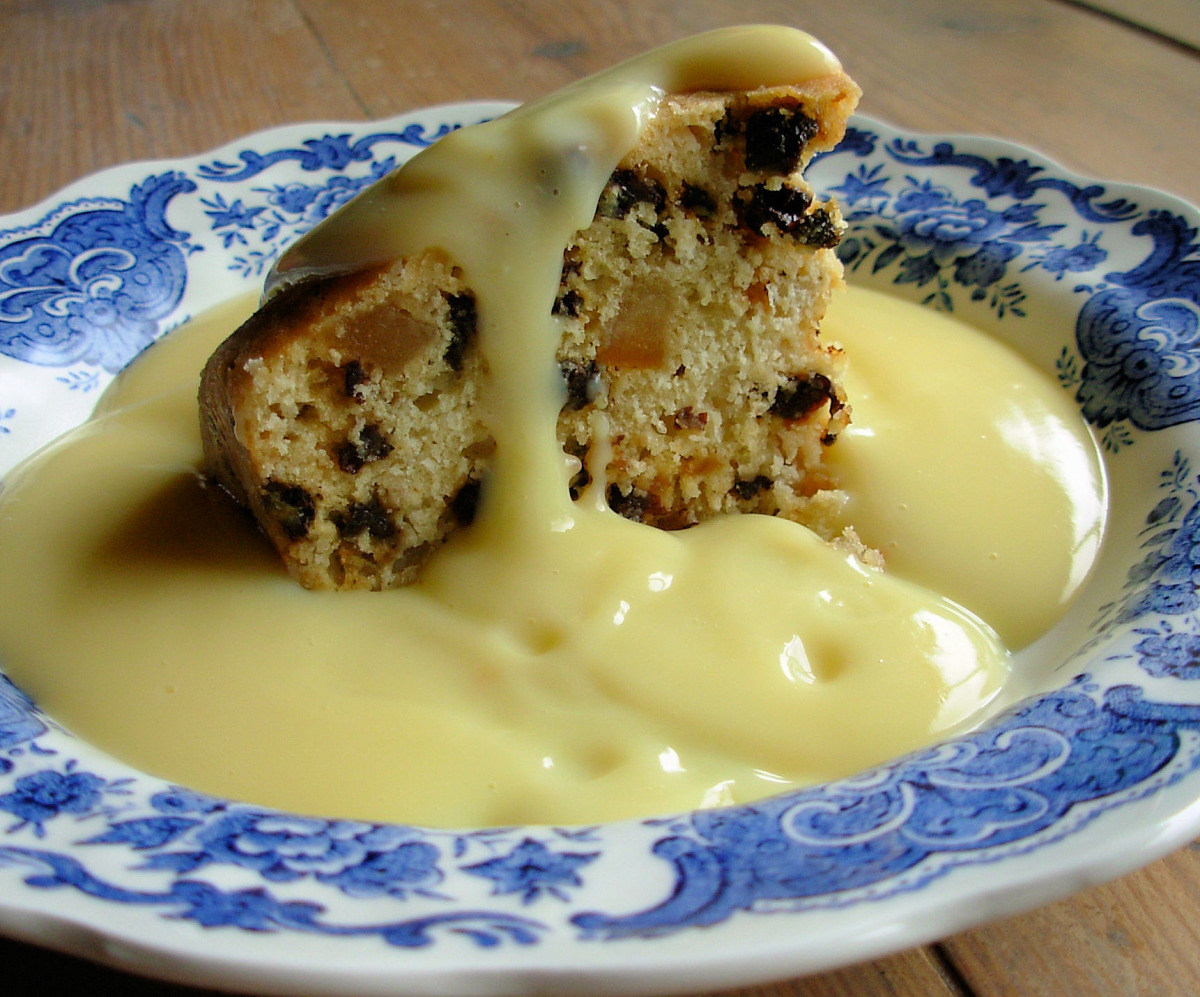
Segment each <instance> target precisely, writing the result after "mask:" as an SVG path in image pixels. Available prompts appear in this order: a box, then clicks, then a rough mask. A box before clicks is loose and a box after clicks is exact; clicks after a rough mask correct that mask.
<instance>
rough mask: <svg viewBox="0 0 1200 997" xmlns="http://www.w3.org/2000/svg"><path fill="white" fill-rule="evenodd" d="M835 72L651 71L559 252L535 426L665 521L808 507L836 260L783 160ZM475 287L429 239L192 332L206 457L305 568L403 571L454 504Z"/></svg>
mask: <svg viewBox="0 0 1200 997" xmlns="http://www.w3.org/2000/svg"><path fill="white" fill-rule="evenodd" d="M857 96H858V90H857V87H855V86H854V84H853V83H852V82H851V81H850V80H849V79H848V78H846V77H845V76H842V75H831V76H828V77H824V78H821V79H818V80H814V81H813V82H811V83H808V84H804V85H800V86H795V87H778V88H770V89H762V90H755V91H739V92H731V93H716V92H699V93H688V94H680V95H672V96H668V97H667V98H665V99H664V101H663V102H662V103H661V105H660V106H659V108H658V111H657V113H656V114H655V115H654V117H653V118H652V119H651V120H650V121H649V123H648V124H647V125H646V127H645V128H644V129H643V132H642V135H641V138H640V140H639V142H638V144H637V146H636V148H634V149H633V150H632V151H631V152H630V153H629V154H628V155H627V156H625V158H624V159H623V160H622V161H621V163H620V164H619V166H618V167H617V169H616V170H615V171H614V172H613V173H612V176H611V178H610V180H609V182H608V184H607V185H606V187H605V189H604V191H603V193H602V195H601V196H600V199H599V202H598V204H597V206H596V212H595V218H594V220H593V221H592V223H591V225H590V226H589V227H587V228H586V229H584V230H583V231H581V232H579V233H578V234H577V235H576V237H575V238H574V239H573V240H572V241H571V243H570V244H569V245H568V246H567V247H565V250H564V253H563V266H562V280H561V286H560V288H559V293H558V295H557V298H556V300H555V302H554V305H553V308H552V314H553V316H554V321H555V322H557V323H558V325H559V327H560V329H561V333H562V339H561V344H560V346H559V350H558V357H557V359H558V365H559V370H560V372H561V377H562V382H563V406H562V411H561V413H560V415H559V417H558V435H559V439H560V441H561V443H562V445H563V448H564V450H565V451H566V452H567V453H568V454H571V455H573V456H575V457H577V458H579V460H580V464H581V469H580V471H579V473H578V474H577V475H576V477H575V480H574V481H573V482H572V488H573V489H574V490H576V491H577V490H579V489H580V488H582V487H583V486H584V484H586V482H587V480H588V471H587V470H585V469H584V468H586V467H588V466H590V465H589V462H588V458H589V456H590V455H591V451H592V448H593V447H594V446H595V445H596V443H597V438H596V433H597V432H599V429H598V428H597V427H599V425H600V421H599V420H597V419H596V418H595V414H596V413H597V412H599V411H603V412H604V414H605V416H606V420H607V424H608V434H609V441H610V443H611V457H610V459H609V461H608V463H607V466H606V467H605V468H604V475H605V479H606V481H605V488H606V491H605V494H606V495H607V497H608V500H609V504H610V506H611V507H612V508H613V509H614V510H615V511H617V512H619V513H620V514H622V515H624V516H627V517H629V518H632V519H637V520H640V521H642V522H644V523H647V524H650V525H652V526H657V527H662V528H666V529H679V528H683V527H687V526H690V525H692V524H694V523H697V522H700V521H701V520H704V519H706V518H709V517H711V516H715V515H719V514H722V513H727V512H738V511H740V512H760V513H766V514H771V515H782V516H786V517H789V518H792V519H796V520H800V521H806V522H809V523H814V522H817V523H819V521H820V520H821V518H822V517H823V516H824V515H825V514H826V512H827V511H828V509H829V507H830V504H831V503H833V502H836V495H835V494H834V493H833V492H831V491H830V482H829V480H828V479H827V477H826V474H825V472H824V470H823V460H822V456H823V452H824V450H825V449H826V448H827V447H829V446H830V445H832V444H833V443H834V442H835V441H836V439H837V436H838V434H839V433H840V432H841V431H842V430H843V429H844V428H845V426H846V425H847V422H848V418H849V409H848V406H847V405H846V399H845V396H844V393H843V390H842V387H841V369H842V357H841V354H840V351H839V350H838V349H837V348H836V346H834V345H831V344H826V343H823V342H822V341H821V339H820V336H819V326H820V321H821V318H822V316H823V315H824V312H825V308H826V304H827V302H828V299H829V296H830V293H831V292H832V291H833V290H834V289H835V288H836V287H837V286H838V285H839V283H840V281H841V268H840V265H839V263H838V261H837V259H836V256H835V254H834V247H835V246H836V244H837V241H838V237H839V235H840V232H841V230H842V227H843V226H842V221H841V218H840V215H839V213H838V210H837V206H836V205H835V204H833V203H830V202H824V201H821V200H819V199H817V198H815V197H814V196H813V192H812V191H811V189H810V188H809V186H808V184H807V183H806V182H805V181H804V179H803V176H802V171H803V169H804V167H805V165H806V164H807V163H808V161H809V160H810V159H811V157H812V156H813V155H814V154H815V153H816V152H818V151H820V150H825V149H829V148H831V147H832V146H833V145H835V144H836V143H837V141H839V140H840V138H841V135H842V133H843V131H844V127H845V121H846V118H847V116H848V115H849V113H850V111H851V110H852V109H853V106H854V104H855V101H856V99H857ZM476 323H477V312H476V298H475V292H474V290H473V289H472V288H471V287H470V286H468V284H467V283H466V281H465V279H464V276H463V274H462V272H461V270H460V269H459V268H458V267H457V266H456V264H455V261H454V260H452V259H450V258H449V257H448V256H447V255H446V254H445V253H444V252H442V251H439V250H429V251H425V252H423V253H420V254H419V255H416V256H414V257H409V258H402V259H396V260H393V261H391V262H390V263H387V264H385V265H381V266H374V267H372V268H369V269H365V270H361V271H359V272H356V273H352V274H349V275H342V276H335V277H323V278H319V279H313V280H309V281H304V282H301V283H299V284H297V285H295V286H292V287H289V288H287V289H285V290H283V291H281V292H280V293H278V294H277V295H276V296H275V297H274V298H272V299H271V300H269V301H268V302H267V303H266V305H265V306H264V307H263V308H262V309H261V310H260V311H259V312H258V313H257V314H256V315H254V316H253V317H252V318H251V319H250V320H249V321H248V322H247V323H246V324H245V325H244V326H242V328H241V329H239V330H238V331H237V332H236V333H234V335H233V336H231V337H230V338H229V340H228V341H226V342H225V343H224V344H223V345H222V346H221V347H220V348H219V349H218V351H217V352H216V354H214V356H213V357H212V359H211V360H210V361H209V363H208V365H207V367H206V368H205V371H204V376H203V380H202V387H201V413H202V418H201V426H202V433H203V438H204V448H205V456H206V460H207V462H208V468H209V470H210V472H211V473H212V475H213V476H214V477H215V478H216V479H217V480H218V481H219V482H220V483H221V484H222V485H223V486H224V487H225V488H226V489H227V490H228V491H229V492H230V493H231V494H232V495H233V496H234V497H235V498H236V499H237V500H238V501H240V502H242V503H244V504H245V505H246V506H247V507H248V508H249V509H250V510H251V511H252V512H253V514H254V515H255V517H256V518H257V519H258V522H259V523H260V524H261V526H262V528H263V530H264V531H265V532H266V534H267V535H268V536H269V537H270V538H271V540H272V541H273V543H274V544H275V546H276V547H277V548H278V549H279V551H280V553H281V554H282V556H283V558H284V560H285V561H286V563H287V565H288V568H289V570H290V571H291V573H292V574H293V575H294V576H295V577H296V578H297V579H298V580H299V581H300V582H301V583H302V584H304V585H306V586H308V587H310V588H374V589H379V588H387V587H391V586H394V585H400V584H405V583H407V582H411V581H412V580H413V579H414V578H415V577H416V576H417V574H418V572H419V571H420V568H421V566H422V564H423V563H424V562H425V561H426V560H427V558H428V557H429V556H430V554H431V553H432V552H433V551H434V550H435V549H436V548H437V547H438V546H439V545H440V544H441V543H443V542H444V541H445V539H446V538H447V537H448V536H449V535H450V534H452V533H453V532H454V531H455V530H458V529H462V528H465V527H466V526H467V525H468V524H470V522H471V521H472V519H473V518H474V515H475V511H476V506H477V503H478V501H479V495H480V489H481V483H483V482H485V481H486V478H487V475H488V471H489V467H490V466H491V462H492V459H493V449H494V442H493V440H492V439H491V437H490V435H489V432H488V428H487V425H486V423H485V421H484V420H483V419H482V417H481V416H480V415H479V414H478V409H477V407H476V406H475V402H476V401H477V399H478V397H479V393H480V389H481V386H482V384H483V382H484V379H485V378H486V377H487V376H488V372H487V370H486V365H485V362H484V360H483V358H482V356H481V354H480V350H479V348H478V343H477V335H476V331H477V330H476Z"/></svg>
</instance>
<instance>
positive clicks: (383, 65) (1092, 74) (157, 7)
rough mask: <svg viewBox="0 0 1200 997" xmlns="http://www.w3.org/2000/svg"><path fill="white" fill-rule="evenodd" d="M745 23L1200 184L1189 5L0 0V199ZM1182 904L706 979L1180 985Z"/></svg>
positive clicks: (1118, 172) (919, 0) (1119, 989)
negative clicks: (850, 962) (830, 969)
mask: <svg viewBox="0 0 1200 997" xmlns="http://www.w3.org/2000/svg"><path fill="white" fill-rule="evenodd" d="M753 21H770V22H776V23H783V24H793V25H796V26H799V27H803V28H805V29H806V30H808V31H811V32H812V33H814V34H816V35H818V36H819V37H821V38H822V39H823V40H825V41H826V42H827V43H828V44H829V45H830V46H831V47H832V48H833V49H834V50H835V51H836V52H837V53H838V54H839V56H840V57H841V59H842V61H843V63H844V64H845V65H846V67H847V69H848V70H849V72H850V73H851V74H852V75H853V76H854V77H855V78H856V79H857V80H858V81H859V82H860V83H861V84H862V86H863V88H864V91H865V94H866V96H865V98H864V100H863V103H862V110H863V111H865V112H866V113H868V114H872V115H874V116H876V117H879V118H882V119H884V120H888V121H891V122H893V123H895V124H897V125H900V126H904V127H908V128H914V129H925V130H936V131H938V132H941V133H946V132H956V131H957V132H974V133H987V134H991V135H996V136H999V137H1002V138H1006V139H1010V140H1013V141H1016V142H1019V143H1021V144H1023V145H1026V146H1030V147H1033V148H1035V149H1038V150H1040V151H1042V152H1044V153H1046V154H1048V155H1049V156H1051V157H1052V158H1054V159H1055V160H1057V161H1059V162H1061V163H1062V164H1064V165H1065V166H1068V167H1069V168H1072V169H1074V170H1077V171H1080V172H1082V173H1084V174H1087V175H1093V176H1098V177H1103V178H1105V179H1109V180H1128V181H1132V182H1136V183H1139V184H1145V185H1150V186H1153V187H1158V188H1161V189H1164V190H1167V191H1170V192H1173V193H1175V194H1177V195H1179V196H1181V197H1183V198H1185V199H1187V200H1190V201H1191V202H1193V203H1197V202H1200V166H1198V164H1200V127H1198V125H1200V53H1198V51H1197V48H1196V42H1197V38H1198V37H1200V4H1197V3H1196V2H1195V0H1147V2H1145V3H1138V4H1136V5H1135V4H1131V3H1122V2H1117V0H1114V2H1110V3H1097V4H1092V5H1085V4H1072V3H1067V2H1060V0H911V2H904V0H855V2H852V3H836V2H828V0H827V2H824V3H816V2H809V0H740V2H721V0H692V2H687V0H676V2H667V0H586V2H584V0H534V2H527V3H518V2H499V0H459V2H456V3H438V2H399V0H397V2H390V0H0V164H3V166H2V168H0V212H9V211H14V210H17V209H20V208H24V207H28V206H30V205H32V204H34V203H36V202H37V201H39V200H41V199H42V198H45V197H48V196H49V195H51V194H52V193H54V192H56V191H57V190H59V189H60V188H62V187H64V186H66V185H67V184H69V183H71V182H72V181H74V180H76V179H78V178H80V177H81V176H84V175H85V174H87V173H90V172H92V171H94V170H97V169H100V168H103V167H105V166H109V165H113V164H116V163H122V162H126V161H129V160H134V159H154V158H166V157H177V156H184V155H194V154H198V153H201V152H203V151H205V150H207V149H209V148H212V147H214V146H216V145H219V144H222V143H225V142H228V141H231V140H233V139H236V138H238V137H240V136H242V135H244V134H246V133H248V132H252V131H256V130H259V129H262V128H267V127H270V126H274V125H281V124H289V123H294V122H298V121H308V120H361V119H369V118H376V117H384V116H388V115H392V114H396V113H399V112H401V111H406V110H410V109H413V108H416V107H420V106H423V105H429V104H436V103H443V102H449V101H460V100H467V99H488V98H511V99H514V100H522V99H525V98H529V97H533V96H536V95H539V94H542V93H545V92H546V91H548V90H550V89H553V88H555V87H558V86H560V85H562V84H564V83H566V82H568V81H570V80H573V79H575V78H577V77H578V76H580V75H582V74H585V73H588V72H591V71H593V70H597V69H600V68H602V67H604V66H607V65H609V64H611V63H612V62H614V61H616V60H618V59H621V58H624V57H626V56H630V55H633V54H635V53H637V52H640V51H642V50H644V49H646V48H649V47H651V46H654V45H657V44H661V43H663V42H665V41H669V40H671V39H673V38H677V37H681V36H683V35H686V34H689V33H692V32H696V31H701V30H704V29H707V28H713V27H718V26H721V25H727V24H735V23H746V22H753ZM0 833H2V829H0ZM1130 864H1131V865H1132V864H1134V859H1133V858H1131V863H1130ZM1086 885H1087V884H1080V886H1086ZM1198 914H1200V849H1198V847H1197V846H1196V845H1193V846H1190V847H1188V848H1184V849H1182V850H1180V851H1178V852H1175V853H1174V854H1172V855H1170V856H1168V857H1167V858H1165V859H1162V860H1160V861H1158V862H1156V863H1154V864H1152V865H1150V866H1148V867H1147V868H1145V869H1143V870H1142V871H1140V872H1136V873H1133V874H1131V875H1129V876H1126V877H1124V878H1122V879H1120V880H1117V881H1116V882H1113V883H1109V884H1107V885H1100V886H1092V887H1091V888H1090V889H1086V890H1085V891H1084V892H1082V893H1080V894H1078V895H1076V896H1075V897H1073V898H1070V899H1067V900H1062V901H1060V902H1058V903H1054V904H1051V905H1050V906H1047V907H1043V908H1041V909H1039V910H1034V911H1032V912H1028V913H1024V914H1021V915H1018V916H1015V917H1011V918H1009V919H1007V920H1003V921H1000V922H998V923H992V924H988V925H986V926H984V927H980V928H977V929H974V930H971V931H967V932H964V933H962V934H959V935H956V936H954V937H951V938H948V939H946V940H944V941H943V942H940V943H938V944H936V945H931V946H927V947H924V948H919V949H914V950H910V951H907V952H901V953H898V954H896V955H893V956H891V957H888V958H885V959H880V960H877V961H875V962H871V963H867V964H864V965H860V966H854V967H850V968H847V969H844V970H840V971H838V972H834V973H828V974H824V975H820V976H814V977H808V978H805V979H800V980H791V981H784V982H780V983H777V984H773V985H770V986H760V987H756V988H750V989H744V990H739V991H736V992H729V993H730V995H732V994H734V993H736V995H737V997H802V995H803V997H835V995H836V997H884V995H890V997H967V995H974V997H1002V995H1003V997H1010V995H1011V997H1017V995H1019V997H1040V995H1046V997H1060V995H1061V997H1068V995H1070V997H1075V995H1092V994H1096V995H1101V997H1108V995H1147V997H1149V995H1155V997H1185V995H1194V994H1197V993H1200V926H1198V925H1200V918H1198V916H1197V915H1198ZM0 967H3V968H2V972H3V980H4V982H3V985H2V986H3V993H4V994H6V995H8V997H31V995H35V994H36V995H50V994H54V995H58V994H89V995H92V994H122V995H129V997H148V995H163V997H166V995H177V997H185V995H188V994H192V995H200V994H202V993H206V992H208V991H201V990H195V989H191V988H187V987H182V986H177V985H172V984H167V983H158V982H154V981H151V980H146V979H141V978H138V977H134V976H129V975H126V974H124V973H121V972H117V971H114V970H110V969H105V968H102V967H100V966H97V965H94V964H93V963H91V962H86V961H83V960H80V959H76V958H73V957H69V956H64V955H61V954H59V953H56V952H50V951H47V950H43V949H39V948H36V947H33V946H30V945H26V944H24V943H22V942H18V941H11V940H3V939H0Z"/></svg>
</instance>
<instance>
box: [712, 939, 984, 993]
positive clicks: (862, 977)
mask: <svg viewBox="0 0 1200 997" xmlns="http://www.w3.org/2000/svg"><path fill="white" fill-rule="evenodd" d="M709 997H967V995H966V994H965V992H964V991H963V990H961V989H959V988H958V987H956V986H955V985H954V983H953V981H952V980H950V979H948V978H947V976H946V974H945V972H944V971H943V969H942V967H941V965H940V964H939V962H938V959H937V958H936V956H935V955H934V954H933V952H932V950H931V949H928V948H921V949H912V950H910V951H908V952H901V953H899V954H897V955H893V956H889V957H888V958H886V959H877V960H876V961H874V962H869V963H864V964H862V965H860V966H850V967H848V968H846V969H842V970H838V971H837V972H834V973H822V974H820V975H818V976H807V977H804V978H803V979H799V980H790V981H787V982H784V983H777V984H774V985H771V986H762V987H752V988H749V989H745V990H728V991H723V992H722V993H720V994H711V995H709Z"/></svg>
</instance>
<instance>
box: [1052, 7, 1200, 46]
mask: <svg viewBox="0 0 1200 997" xmlns="http://www.w3.org/2000/svg"><path fill="white" fill-rule="evenodd" d="M1069 2H1078V3H1079V5H1080V6H1082V7H1092V8H1094V9H1096V10H1102V11H1104V12H1105V13H1108V14H1111V15H1112V16H1113V17H1116V18H1120V19H1121V20H1122V21H1126V22H1128V23H1129V24H1135V25H1138V26H1139V27H1142V28H1145V29H1146V30H1147V31H1153V32H1155V33H1157V34H1160V35H1162V36H1163V37H1164V38H1173V39H1174V40H1175V41H1177V42H1179V43H1180V44H1181V45H1188V46H1191V47H1192V48H1194V49H1200V4H1197V3H1196V0H1069Z"/></svg>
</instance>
